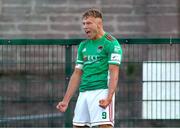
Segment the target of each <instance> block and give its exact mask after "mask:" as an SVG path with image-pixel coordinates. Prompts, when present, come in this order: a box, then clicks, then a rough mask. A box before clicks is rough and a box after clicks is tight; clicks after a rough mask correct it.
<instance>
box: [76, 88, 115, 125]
mask: <svg viewBox="0 0 180 129" xmlns="http://www.w3.org/2000/svg"><path fill="white" fill-rule="evenodd" d="M107 95H108V89H100V90H93V91H85V92H80V94H79V97H78V100H77V103H76V107H75V111H74V118H73V125H75V126H85V125H86V126H89V127H92V126H97V125H102V124H111V125H112V126H114V102H115V96H113V100H112V103H111V104H109V106H108V107H107V108H106V109H103V108H101V107H100V106H99V100H101V99H106V97H107Z"/></svg>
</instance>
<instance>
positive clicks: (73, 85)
mask: <svg viewBox="0 0 180 129" xmlns="http://www.w3.org/2000/svg"><path fill="white" fill-rule="evenodd" d="M81 75H82V71H81V70H80V69H78V68H75V70H74V72H73V74H72V76H71V78H70V81H69V84H68V88H67V91H66V93H65V95H64V98H63V100H62V101H61V102H59V103H58V105H57V106H56V108H57V109H59V110H60V111H61V112H65V111H66V109H67V107H68V104H69V101H70V100H71V98H72V96H73V95H74V93H75V91H76V90H77V88H78V86H79V83H80V80H81Z"/></svg>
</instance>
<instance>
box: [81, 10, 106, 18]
mask: <svg viewBox="0 0 180 129" xmlns="http://www.w3.org/2000/svg"><path fill="white" fill-rule="evenodd" d="M90 16H91V17H94V18H101V19H103V17H102V12H101V11H100V10H99V9H95V8H92V9H88V10H87V11H85V12H84V14H83V15H82V19H84V18H87V17H90Z"/></svg>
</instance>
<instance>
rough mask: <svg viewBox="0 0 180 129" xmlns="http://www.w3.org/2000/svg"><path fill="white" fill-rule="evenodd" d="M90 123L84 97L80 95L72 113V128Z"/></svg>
mask: <svg viewBox="0 0 180 129" xmlns="http://www.w3.org/2000/svg"><path fill="white" fill-rule="evenodd" d="M89 123H90V117H89V112H88V107H87V102H86V96H84V94H83V93H80V94H79V96H78V100H77V102H76V107H75V111H74V118H73V125H74V126H86V125H89Z"/></svg>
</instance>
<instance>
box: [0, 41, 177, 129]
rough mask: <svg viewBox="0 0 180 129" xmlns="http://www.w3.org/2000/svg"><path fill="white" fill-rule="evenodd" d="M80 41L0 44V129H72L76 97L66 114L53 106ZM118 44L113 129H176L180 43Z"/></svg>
mask: <svg viewBox="0 0 180 129" xmlns="http://www.w3.org/2000/svg"><path fill="white" fill-rule="evenodd" d="M82 40H83V39H14V40H8V39H1V40H0V127H72V117H73V110H74V106H75V102H76V98H77V95H78V93H76V94H75V95H74V97H73V100H72V101H71V103H70V105H69V108H68V110H67V112H66V113H65V114H62V113H59V112H58V111H57V110H56V108H55V107H56V104H57V102H58V101H59V100H60V99H62V97H63V95H64V93H65V91H66V88H67V84H68V82H69V78H70V76H71V74H72V71H73V69H74V63H75V59H76V53H77V45H78V44H79V43H80V42H81V41H82ZM118 41H119V42H120V44H121V46H122V48H123V51H124V55H123V61H122V64H121V66H120V77H119V83H118V88H117V92H116V108H115V109H116V115H115V127H180V124H179V119H180V118H179V117H180V116H179V112H180V110H179V109H180V108H179V105H180V93H179V92H178V91H179V89H180V76H179V74H178V73H180V71H179V63H180V39H179V38H154V39H145V38H144V39H142V38H139V39H118ZM167 72H169V75H171V76H169V75H168V74H167ZM166 74H167V75H166ZM153 76H155V78H153Z"/></svg>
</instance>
